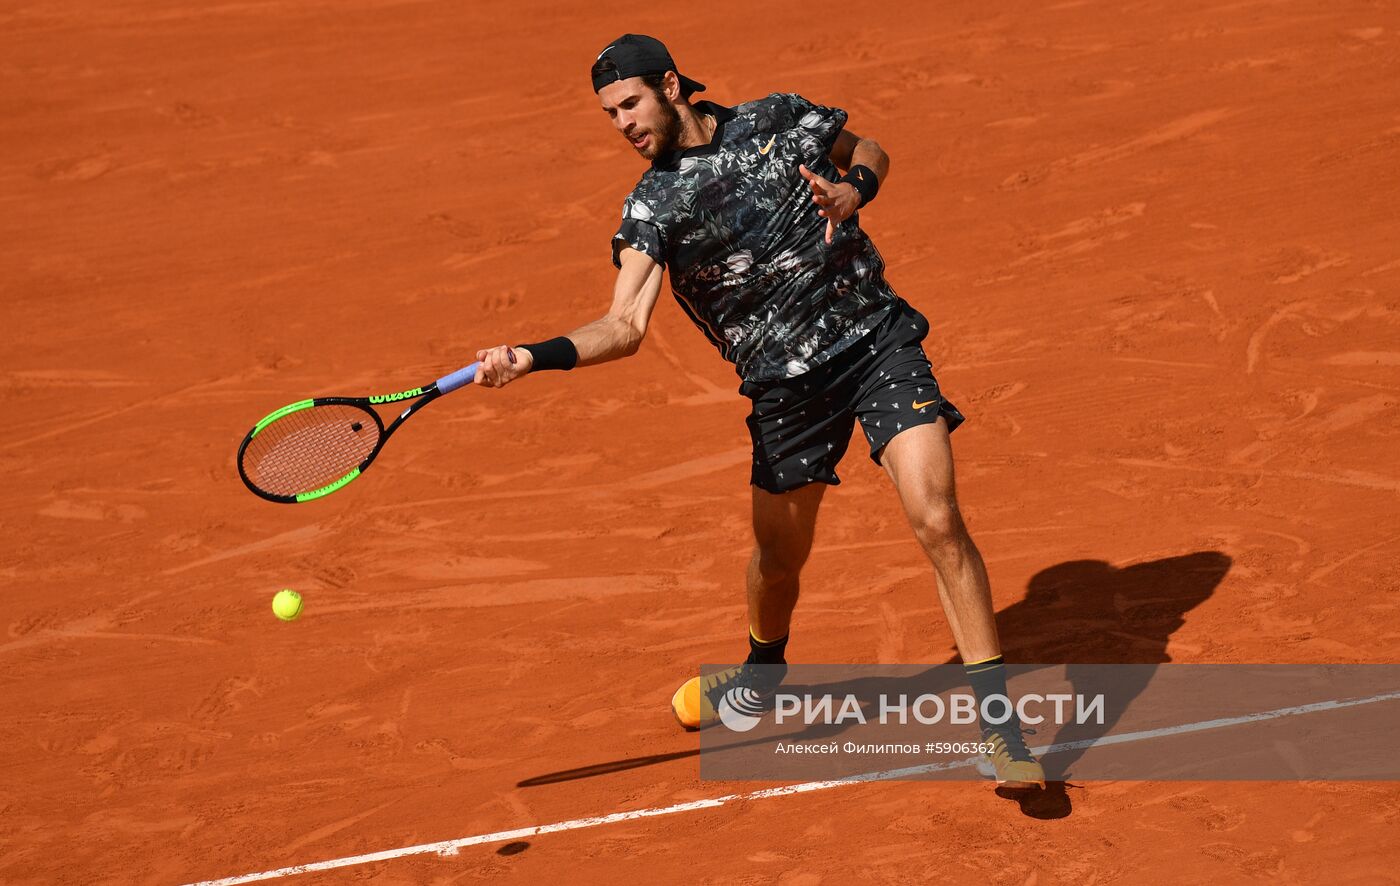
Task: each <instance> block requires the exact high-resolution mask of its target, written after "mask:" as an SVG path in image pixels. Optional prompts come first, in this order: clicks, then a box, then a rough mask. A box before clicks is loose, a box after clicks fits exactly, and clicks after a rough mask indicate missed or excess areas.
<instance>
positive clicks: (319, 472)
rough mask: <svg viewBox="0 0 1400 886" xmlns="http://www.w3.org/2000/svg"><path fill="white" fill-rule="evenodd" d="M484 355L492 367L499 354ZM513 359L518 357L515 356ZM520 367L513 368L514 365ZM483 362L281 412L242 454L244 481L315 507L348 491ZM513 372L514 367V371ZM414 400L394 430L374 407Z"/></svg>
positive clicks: (258, 429) (251, 436)
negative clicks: (389, 390) (411, 423)
mask: <svg viewBox="0 0 1400 886" xmlns="http://www.w3.org/2000/svg"><path fill="white" fill-rule="evenodd" d="M497 350H499V351H504V352H507V353H509V350H510V349H508V348H498V349H492V351H491V352H482V354H483V356H486V357H487V358H488V359H490V360H491V362H492V364H493V367H494V364H496V363H497V362H498V361H497V359H496V354H495V353H494V352H495V351H497ZM511 356H513V354H512V355H511ZM512 362H514V361H512ZM481 365H482V361H478V362H476V363H473V364H471V365H470V366H465V367H463V368H461V369H459V370H457V371H456V372H453V373H450V374H448V375H444V376H443V377H442V378H440V379H438V380H437V381H435V382H431V383H429V384H428V385H425V386H423V387H418V388H411V389H409V390H407V391H399V392H398V393H395V394H379V395H377V396H373V397H315V398H312V399H309V400H300V401H298V402H296V403H292V404H290V405H287V406H283V407H282V408H281V409H278V410H277V411H276V412H272V413H270V414H268V415H266V416H264V417H263V419H262V420H261V421H259V422H258V423H257V424H255V425H253V429H252V430H251V431H249V432H248V435H247V436H246V437H244V438H243V443H242V445H241V446H239V447H238V475H239V476H240V477H242V478H243V482H244V483H245V484H246V485H247V487H248V488H249V489H251V490H253V492H254V493H256V494H257V495H259V496H262V497H263V498H265V499H267V500H268V501H275V502H280V503H283V504H295V503H297V502H303V501H311V500H312V499H317V498H321V497H322V496H325V495H330V494H331V493H332V492H335V491H336V490H337V489H342V488H344V487H345V485H346V484H347V483H349V482H350V481H351V480H354V479H355V478H356V477H358V476H360V474H363V473H364V472H365V470H366V469H367V468H369V466H370V463H372V462H373V461H374V459H375V457H376V456H378V455H379V451H380V450H381V449H383V448H384V443H385V442H386V441H387V440H388V439H389V435H391V434H393V433H394V431H396V430H398V428H399V425H401V424H403V423H404V422H405V421H407V420H408V417H409V416H411V415H413V414H414V413H415V412H417V411H418V410H420V409H422V408H423V407H424V406H426V405H428V404H429V403H431V402H433V401H434V400H436V399H437V398H438V397H441V396H442V395H443V394H450V393H452V392H453V391H455V390H457V389H458V388H460V387H463V386H464V385H468V384H470V383H471V382H472V381H473V380H474V379H475V378H476V375H477V370H478V369H479V368H480V367H481ZM511 368H514V367H511ZM505 380H507V379H502V378H501V377H500V375H499V374H498V373H493V374H492V376H491V377H483V379H482V383H483V384H488V385H490V386H492V387H497V386H499V385H500V384H503V383H504V381H505ZM404 400H412V401H413V402H411V403H410V404H409V405H408V408H407V409H405V410H404V411H403V412H401V413H399V416H398V418H396V419H394V421H393V423H391V424H390V425H389V426H388V427H385V425H384V421H383V419H381V418H380V417H379V413H378V412H376V411H375V409H374V407H375V406H376V405H379V404H383V403H399V402H402V401H404Z"/></svg>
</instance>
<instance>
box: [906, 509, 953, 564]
mask: <svg viewBox="0 0 1400 886" xmlns="http://www.w3.org/2000/svg"><path fill="white" fill-rule="evenodd" d="M909 522H910V523H911V524H912V525H913V527H914V534H915V535H916V536H918V538H919V542H920V544H922V545H923V546H924V549H925V550H927V551H928V552H929V553H930V554H934V553H937V552H940V551H946V550H950V549H954V550H955V549H957V548H960V547H961V546H962V542H963V537H964V536H965V535H966V534H967V527H966V526H965V525H964V524H963V519H962V514H961V513H960V512H959V511H958V504H957V502H956V501H954V500H953V499H951V498H933V499H930V500H928V501H927V502H924V503H922V504H921V505H919V507H918V508H917V509H915V510H914V511H913V512H912V513H910V515H909Z"/></svg>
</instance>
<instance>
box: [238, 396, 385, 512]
mask: <svg viewBox="0 0 1400 886" xmlns="http://www.w3.org/2000/svg"><path fill="white" fill-rule="evenodd" d="M386 437H388V433H387V432H386V431H385V429H384V422H383V420H382V419H381V418H380V417H379V413H377V412H375V411H374V410H373V409H372V408H370V405H369V402H368V401H366V400H363V399H353V398H343V397H317V398H313V399H309V400H299V401H297V402H296V403H290V404H288V405H286V406H283V407H282V408H281V409H278V410H276V411H274V412H271V413H269V414H268V415H266V416H264V417H263V418H262V420H261V421H259V422H258V423H257V424H256V425H254V426H253V429H252V430H250V431H249V432H248V434H247V436H245V437H244V438H243V443H242V444H241V445H240V446H239V447H238V475H239V477H241V478H242V479H243V483H244V485H246V486H247V487H248V488H249V489H250V490H251V491H252V492H253V493H254V494H255V495H258V496H260V497H262V498H265V499H267V500H268V501H275V502H278V503H281V504H295V503H297V502H304V501H312V500H314V499H318V498H321V497H322V496H325V495H330V494H331V493H332V492H335V491H336V490H338V489H341V488H343V487H344V486H345V485H346V484H347V483H349V482H350V481H352V480H354V479H355V478H356V477H358V476H359V475H360V473H361V472H362V471H364V469H365V468H367V467H369V463H370V462H371V461H373V460H374V457H375V456H376V455H378V454H379V450H380V448H382V447H383V445H384V440H385V438H386Z"/></svg>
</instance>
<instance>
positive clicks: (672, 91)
mask: <svg viewBox="0 0 1400 886" xmlns="http://www.w3.org/2000/svg"><path fill="white" fill-rule="evenodd" d="M661 91H662V92H664V93H666V100H667V101H669V102H671V103H672V104H675V103H676V102H678V101H680V98H681V80H680V78H679V77H677V76H676V72H675V71H667V72H666V73H665V75H663V79H662V81H661Z"/></svg>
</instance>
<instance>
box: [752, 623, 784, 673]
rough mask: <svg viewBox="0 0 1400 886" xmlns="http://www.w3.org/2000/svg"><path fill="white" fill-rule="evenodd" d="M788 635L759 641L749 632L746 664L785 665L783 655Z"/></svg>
mask: <svg viewBox="0 0 1400 886" xmlns="http://www.w3.org/2000/svg"><path fill="white" fill-rule="evenodd" d="M787 643H788V635H787V634H783V635H782V636H781V637H779V638H778V639H776V640H760V639H758V638H757V637H755V636H754V635H753V631H749V657H748V660H747V662H746V663H747V664H763V665H776V664H787V659H786V658H784V657H783V656H784V654H785V653H786V652H787Z"/></svg>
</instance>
